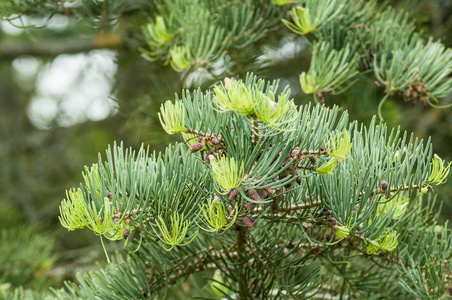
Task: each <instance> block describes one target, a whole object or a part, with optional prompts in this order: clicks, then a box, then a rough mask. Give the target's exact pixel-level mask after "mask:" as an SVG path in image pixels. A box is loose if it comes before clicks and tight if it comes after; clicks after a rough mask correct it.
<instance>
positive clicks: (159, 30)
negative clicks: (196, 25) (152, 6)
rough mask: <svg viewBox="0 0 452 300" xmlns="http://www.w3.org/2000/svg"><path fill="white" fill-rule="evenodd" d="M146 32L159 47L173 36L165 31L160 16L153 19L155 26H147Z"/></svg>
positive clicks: (163, 22)
mask: <svg viewBox="0 0 452 300" xmlns="http://www.w3.org/2000/svg"><path fill="white" fill-rule="evenodd" d="M147 30H148V32H149V35H150V37H151V38H152V39H153V40H154V41H155V42H156V43H157V44H159V45H164V44H166V43H167V42H168V41H169V40H171V39H172V38H173V36H174V34H171V33H169V32H168V30H167V29H166V26H165V20H164V19H163V17H162V16H157V17H156V18H155V24H152V23H151V24H148V25H147Z"/></svg>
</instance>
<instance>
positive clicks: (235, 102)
mask: <svg viewBox="0 0 452 300" xmlns="http://www.w3.org/2000/svg"><path fill="white" fill-rule="evenodd" d="M214 91H215V102H216V104H217V106H218V108H219V109H220V110H223V111H229V110H232V111H235V112H237V113H238V114H240V115H244V116H251V115H253V114H254V113H255V110H254V105H255V101H254V99H256V98H258V97H259V98H260V96H261V95H258V94H256V91H251V90H250V89H249V88H247V86H246V85H245V83H243V82H242V81H238V80H235V79H229V80H225V85H224V86H217V87H215V88H214ZM253 92H254V93H253Z"/></svg>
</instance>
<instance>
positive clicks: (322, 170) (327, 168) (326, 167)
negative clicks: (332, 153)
mask: <svg viewBox="0 0 452 300" xmlns="http://www.w3.org/2000/svg"><path fill="white" fill-rule="evenodd" d="M338 163H339V162H338V159H337V157H332V158H330V159H329V160H328V161H327V162H326V163H324V164H322V165H321V166H320V167H318V168H317V169H315V171H316V172H317V173H319V174H333V172H334V170H336V166H337V164H338Z"/></svg>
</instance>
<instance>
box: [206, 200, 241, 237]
mask: <svg viewBox="0 0 452 300" xmlns="http://www.w3.org/2000/svg"><path fill="white" fill-rule="evenodd" d="M199 207H200V209H201V212H202V215H203V217H204V218H201V221H202V223H203V224H204V225H205V226H206V227H205V228H204V227H202V226H199V224H198V226H199V228H201V229H202V230H204V231H207V232H221V231H226V230H228V229H229V228H231V226H232V225H234V223H235V220H236V219H237V216H238V210H237V206H236V207H235V209H234V211H235V215H234V216H233V217H232V220H231V221H230V222H228V220H227V218H226V215H225V213H224V208H223V205H222V204H221V202H220V201H219V199H218V198H215V199H214V200H211V199H208V200H207V203H206V204H201V205H199Z"/></svg>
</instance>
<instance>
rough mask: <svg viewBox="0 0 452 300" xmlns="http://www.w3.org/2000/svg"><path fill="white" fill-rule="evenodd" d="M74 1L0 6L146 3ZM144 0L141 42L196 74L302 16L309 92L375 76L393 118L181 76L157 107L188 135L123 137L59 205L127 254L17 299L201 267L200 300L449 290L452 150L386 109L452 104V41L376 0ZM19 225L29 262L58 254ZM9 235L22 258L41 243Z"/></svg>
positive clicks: (75, 295) (158, 281)
mask: <svg viewBox="0 0 452 300" xmlns="http://www.w3.org/2000/svg"><path fill="white" fill-rule="evenodd" d="M69 3H71V1H51V0H41V1H35V0H33V1H32V0H29V1H23V2H21V1H15V0H8V1H5V2H4V3H2V4H0V16H2V17H4V18H9V19H10V20H13V19H15V18H21V16H25V15H34V14H41V15H46V16H48V18H49V19H51V18H52V15H53V14H55V13H59V12H63V11H67V10H69V11H70V14H74V15H76V16H77V17H78V18H80V19H83V20H85V21H86V22H87V23H88V24H89V26H91V27H93V28H95V29H96V30H98V31H99V32H107V31H109V30H111V29H112V28H115V26H118V22H119V20H120V17H121V15H122V14H126V13H130V12H131V11H133V10H135V9H136V8H135V6H134V5H130V3H128V1H108V0H106V1H85V0H83V1H79V2H77V3H75V4H74V5H73V6H70V5H68V4H69ZM72 4H73V3H72ZM142 7H145V5H143V6H142ZM146 8H149V11H152V13H151V14H150V16H149V17H150V18H149V21H148V23H147V24H144V25H142V28H141V32H142V34H143V41H142V42H143V44H142V45H140V46H141V47H139V51H140V53H141V55H142V56H143V57H144V58H145V59H146V60H148V61H151V62H155V61H159V63H163V64H164V65H170V66H171V67H172V68H173V69H174V70H175V71H177V72H185V73H184V76H186V75H187V74H189V73H190V72H193V71H195V70H197V69H205V70H207V71H208V72H210V73H211V74H213V75H214V77H219V76H217V75H215V74H221V75H225V74H227V75H229V76H231V75H232V76H234V75H235V74H234V72H233V71H232V66H231V65H232V62H231V60H230V57H231V56H232V55H233V54H234V53H237V52H240V51H242V50H243V51H244V50H245V49H246V48H248V47H252V46H253V45H255V44H257V43H259V42H260V41H261V40H262V39H264V38H265V37H266V36H267V35H268V34H269V33H273V34H278V33H279V32H282V31H283V30H287V29H288V30H291V31H293V32H294V33H296V34H298V35H302V36H303V38H304V39H305V40H306V42H307V43H308V45H309V49H310V51H311V53H312V59H311V64H310V68H309V70H307V71H305V72H300V76H299V81H300V86H301V89H302V90H303V92H304V93H305V94H312V95H314V100H315V101H320V102H324V96H325V95H326V94H340V93H344V92H346V91H347V90H348V89H349V88H350V87H351V86H352V85H353V84H355V83H356V82H357V81H358V80H363V79H364V80H366V78H367V79H368V78H371V80H374V81H375V83H376V84H377V85H378V86H381V87H382V88H384V93H385V96H384V98H383V99H382V100H381V102H380V105H379V116H380V121H378V120H377V118H373V119H372V120H371V122H370V124H369V125H367V126H365V125H364V124H360V123H358V122H350V121H349V116H348V113H347V112H342V113H339V109H338V108H337V107H333V108H327V107H326V106H324V105H322V104H316V105H310V104H308V105H303V106H296V105H295V104H294V101H293V99H291V91H290V89H289V87H285V88H283V89H280V87H279V83H278V82H277V81H275V82H267V81H265V80H263V79H258V77H257V76H254V75H252V74H249V75H247V77H246V79H245V80H239V79H235V78H232V79H231V78H228V77H226V78H224V80H222V81H221V82H219V83H217V84H216V85H214V86H212V87H211V88H210V89H209V90H207V91H203V90H201V89H197V90H191V91H190V90H184V91H183V92H182V93H181V94H179V95H178V94H176V96H175V99H174V101H171V100H168V101H167V102H166V103H164V104H162V106H161V108H160V113H159V114H158V117H159V119H160V122H161V125H162V127H163V129H164V130H165V131H166V132H167V133H168V134H177V135H179V134H180V137H181V139H183V140H184V142H183V143H176V144H174V145H169V146H168V147H167V148H166V150H165V151H164V152H159V153H157V152H151V150H150V148H149V147H145V146H143V147H141V148H140V149H139V150H138V151H136V150H134V149H132V148H127V147H124V146H123V144H122V143H119V144H116V143H115V144H114V145H111V146H109V147H108V149H107V150H106V152H105V155H103V156H102V155H100V154H99V157H98V161H97V163H95V164H93V165H92V166H90V167H85V169H84V172H82V177H83V182H82V183H81V184H80V186H79V187H78V188H73V189H70V190H68V191H67V192H66V199H64V200H63V201H62V202H61V205H60V216H59V220H60V222H61V225H62V226H63V227H65V228H66V229H68V230H69V231H73V230H75V229H83V228H89V229H90V230H91V231H93V232H94V233H95V234H96V235H97V236H99V237H100V239H101V243H102V245H104V244H103V243H104V242H103V238H106V239H108V240H113V241H117V240H125V244H126V245H125V249H126V250H127V253H126V254H125V255H124V257H122V256H120V255H119V256H115V257H114V258H113V259H112V262H110V259H109V255H108V254H107V250H106V249H105V247H104V250H105V252H106V255H107V258H108V260H109V264H108V265H107V266H106V267H101V268H100V270H99V271H92V272H89V273H87V274H83V275H82V274H78V275H77V281H78V282H77V283H74V282H66V283H65V288H63V289H54V290H52V291H51V292H49V293H40V292H32V291H28V290H24V289H23V288H19V289H16V290H15V291H14V292H13V293H12V294H9V295H8V296H9V297H10V298H13V299H22V298H29V299H52V298H54V299H124V298H126V299H150V298H161V297H162V298H167V297H168V296H169V294H170V292H169V289H170V288H171V286H173V285H177V284H179V283H181V281H182V280H183V279H186V278H188V277H190V276H191V275H194V274H200V273H201V274H204V275H205V276H206V277H207V278H208V280H209V282H210V284H209V285H207V288H205V290H203V291H202V292H203V294H200V295H198V296H200V297H201V298H203V299H210V298H214V299H215V298H218V297H219V296H221V297H222V298H224V299H237V298H240V299H248V298H249V299H255V298H262V299H311V298H315V299H336V298H337V297H340V298H341V299H413V298H414V297H416V298H420V299H439V298H445V297H446V296H447V293H448V287H449V285H450V284H451V276H452V275H451V274H452V267H451V266H450V262H449V259H450V256H451V251H452V238H451V231H450V230H449V229H448V227H447V223H446V224H438V214H439V213H438V212H435V211H434V206H435V201H436V198H435V193H434V190H433V187H434V186H435V185H440V184H443V183H445V182H446V180H447V177H448V175H449V171H450V165H451V163H447V162H445V161H444V160H442V159H441V158H440V157H439V156H438V155H436V154H434V152H433V149H432V145H431V143H430V140H427V141H423V140H419V139H417V138H415V137H414V135H413V134H409V133H407V132H401V131H399V130H389V129H388V128H387V126H386V125H385V124H384V123H382V122H381V121H382V116H381V115H382V113H381V109H382V105H383V104H384V103H385V101H386V100H387V99H388V98H391V99H392V98H393V97H394V96H396V95H398V96H400V97H401V98H403V99H404V100H405V101H412V102H416V101H420V102H422V103H423V104H424V105H430V106H433V107H439V106H438V102H439V99H441V98H444V97H446V96H447V95H449V94H450V93H451V92H452V78H451V73H452V50H451V49H446V47H445V46H444V45H443V44H442V43H441V42H440V41H433V40H432V39H428V40H426V39H424V38H423V37H422V34H420V33H417V32H415V27H414V24H413V22H412V21H410V19H409V17H408V15H405V14H401V13H397V12H395V11H394V10H393V9H392V8H391V7H389V6H387V5H379V4H378V3H377V1H376V0H369V1H364V0H356V1H346V0H321V1H315V0H312V1H311V0H298V1H286V0H273V1H272V2H271V1H257V0H255V1H238V0H237V1H236V0H234V1H228V2H225V1H219V0H218V1H217V0H215V1H202V0H190V1H182V0H177V1H167V0H162V1H156V2H155V3H154V2H153V3H152V4H148V5H147V6H146ZM284 25H285V26H286V27H287V28H284ZM137 53H138V49H137ZM1 234H2V239H8V240H11V239H12V238H11V236H8V237H7V235H11V234H12V235H14V234H17V235H18V234H19V233H15V232H14V231H10V232H6V231H5V232H4V231H2V233H1ZM20 235H21V237H22V238H26V239H27V240H28V243H30V241H31V242H32V243H33V245H36V246H35V247H36V248H39V249H42V252H41V254H42V257H33V259H32V261H31V262H30V261H27V260H21V259H22V258H23V257H22V258H20V259H18V261H20V263H23V262H25V263H30V264H33V263H34V264H35V265H33V267H35V268H36V269H37V271H36V270H35V269H32V271H33V272H39V271H40V270H41V269H45V268H47V267H48V265H49V264H51V263H52V262H51V261H48V260H46V258H45V257H47V256H48V253H49V252H50V250H51V248H52V247H51V246H52V240H45V239H33V238H32V237H31V236H32V235H33V233H29V232H27V231H25V233H24V232H21V233H20ZM20 243H23V241H22V240H19V244H20ZM6 248H7V250H8V251H10V254H9V255H8V257H9V260H11V259H10V258H11V257H13V256H14V255H17V256H21V255H23V256H24V257H26V258H27V259H28V258H30V255H27V253H26V251H24V253H23V252H22V251H18V252H14V249H16V248H20V247H18V246H17V247H12V248H11V247H6ZM22 250H24V249H22ZM4 251H5V250H4ZM2 253H3V252H2ZM1 265H4V263H0V266H1ZM11 271H12V272H13V273H14V270H11ZM202 272H203V273H202ZM15 275H16V274H7V275H5V276H8V280H10V281H11V279H9V278H14V276H15ZM22 275H23V274H22ZM22 275H20V276H21V278H23V276H22ZM26 275H27V278H29V277H33V276H32V275H30V274H26ZM2 288H3V287H2V286H0V293H3V290H2ZM5 289H6V288H5ZM2 296H3V295H2Z"/></svg>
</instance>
